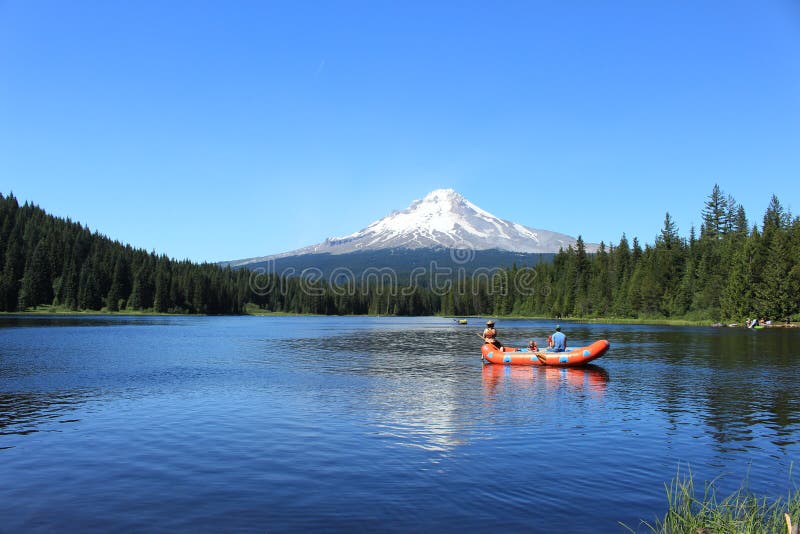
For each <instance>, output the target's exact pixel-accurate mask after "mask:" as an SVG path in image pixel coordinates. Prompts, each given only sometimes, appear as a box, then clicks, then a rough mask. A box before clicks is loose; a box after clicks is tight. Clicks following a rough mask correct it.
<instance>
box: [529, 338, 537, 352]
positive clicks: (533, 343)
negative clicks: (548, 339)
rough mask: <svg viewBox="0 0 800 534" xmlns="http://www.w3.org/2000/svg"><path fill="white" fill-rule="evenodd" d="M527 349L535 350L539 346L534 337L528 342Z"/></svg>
mask: <svg viewBox="0 0 800 534" xmlns="http://www.w3.org/2000/svg"><path fill="white" fill-rule="evenodd" d="M528 350H529V351H531V352H536V351H537V350H539V347H538V346H537V345H536V340H535V339H531V342H530V343H528Z"/></svg>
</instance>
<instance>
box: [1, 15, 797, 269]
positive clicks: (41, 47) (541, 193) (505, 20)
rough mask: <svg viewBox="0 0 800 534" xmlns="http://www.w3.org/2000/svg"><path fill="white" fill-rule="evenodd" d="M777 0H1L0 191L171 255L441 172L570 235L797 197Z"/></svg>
mask: <svg viewBox="0 0 800 534" xmlns="http://www.w3.org/2000/svg"><path fill="white" fill-rule="evenodd" d="M798 58H800V4H798V3H797V2H794V1H789V0H786V1H780V0H775V1H767V2H738V1H720V2H698V1H677V2H641V1H631V2H593V1H588V0H585V1H577V2H571V1H551V2H535V1H521V2H512V1H509V2H467V1H458V2H418V3H416V2H411V1H398V2H383V1H377V0H376V1H363V2H339V1H331V2H322V1H316V2H301V1H286V2H265V1H264V2H262V1H252V2H243V1H241V2H221V1H219V2H203V1H187V2H181V1H177V0H171V1H169V2H161V1H136V2H123V1H113V2H106V1H98V2H85V1H78V0H76V1H74V2H62V1H52V2H51V1H26V0H23V1H2V0H0V191H2V192H3V193H8V192H9V191H13V192H14V194H15V195H17V196H18V197H19V198H20V199H23V200H31V201H33V202H35V203H37V204H39V205H40V206H42V207H43V208H45V209H46V210H48V211H50V212H52V213H54V214H56V215H61V216H69V217H71V218H72V219H73V220H79V221H81V222H83V223H86V224H88V225H89V226H90V227H92V228H93V229H98V230H100V231H101V232H103V233H105V234H107V235H109V236H111V237H112V238H114V239H118V240H120V241H123V242H128V243H131V244H133V245H135V246H138V247H144V248H147V249H155V250H156V251H158V252H164V253H167V254H169V255H171V256H175V257H179V258H185V257H186V258H190V259H193V260H209V261H214V260H225V259H235V258H243V257H249V256H256V255H263V254H269V253H276V252H282V251H285V250H289V249H294V248H298V247H301V246H305V245H309V244H312V243H316V242H319V241H321V240H323V239H324V238H325V237H328V236H336V235H345V234H348V233H351V232H354V231H356V230H358V229H360V228H362V227H364V226H366V225H367V224H368V223H370V222H372V221H373V220H375V219H378V218H380V217H382V216H384V215H386V214H387V213H388V212H390V211H392V210H393V209H400V208H403V207H405V206H407V205H408V204H409V203H410V202H411V201H412V200H414V199H416V198H421V197H423V196H424V195H425V194H426V193H427V192H429V191H431V190H433V189H437V188H441V187H452V188H454V189H456V190H457V191H459V192H461V193H462V194H463V195H465V196H466V197H467V198H468V199H470V200H471V201H473V202H474V203H476V204H477V205H479V206H481V207H482V208H484V209H486V210H488V211H490V212H492V213H494V214H495V215H497V216H500V217H502V218H505V219H510V220H513V221H515V222H519V223H522V224H525V225H527V226H531V227H534V228H544V229H549V230H555V231H559V232H564V233H567V234H571V235H578V234H582V235H583V236H584V238H585V239H586V240H587V241H590V242H599V241H601V240H604V241H606V242H608V241H617V240H618V239H619V237H620V235H621V234H622V233H623V232H626V233H627V234H628V236H629V237H632V236H638V237H639V238H640V239H641V240H642V241H643V242H652V241H653V238H654V236H655V235H656V233H657V232H658V231H659V229H660V228H661V225H662V222H663V218H664V213H665V211H669V212H670V213H671V214H672V215H673V216H674V218H675V220H676V221H677V223H678V225H679V228H680V230H681V232H682V233H684V234H688V230H689V226H690V225H691V224H692V223H694V224H696V225H699V222H700V221H699V219H700V217H699V213H700V210H701V209H702V205H703V201H704V200H705V198H706V196H707V195H708V194H709V193H710V191H711V188H712V187H713V184H714V183H719V184H720V186H721V187H722V189H723V190H725V191H726V192H728V193H730V194H732V195H733V196H734V197H735V198H736V199H737V200H738V201H739V202H741V203H742V204H743V205H744V206H745V208H746V210H747V214H748V216H749V218H750V221H751V223H752V222H755V221H760V219H761V216H762V215H763V212H764V209H765V208H766V206H767V204H768V202H769V198H770V196H771V194H772V193H775V194H777V195H778V197H779V198H780V199H781V201H782V202H783V204H784V205H786V206H788V207H790V208H792V210H793V211H794V212H795V213H797V212H800V185H798V183H800V180H798V178H800V172H798V171H799V170H800V60H798Z"/></svg>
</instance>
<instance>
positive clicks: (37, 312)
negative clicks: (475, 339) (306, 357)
mask: <svg viewBox="0 0 800 534" xmlns="http://www.w3.org/2000/svg"><path fill="white" fill-rule="evenodd" d="M248 308H249V307H248ZM14 315H16V316H41V315H84V316H87V317H91V316H101V315H115V316H152V317H170V316H174V317H406V316H400V315H398V316H393V315H371V314H362V315H324V314H315V313H290V312H278V311H266V310H262V311H259V310H257V309H256V310H254V309H252V308H249V309H247V310H246V311H245V312H244V313H241V314H237V315H229V314H221V315H208V314H201V313H167V312H155V311H149V310H125V311H108V310H65V309H63V308H57V307H52V306H47V307H37V308H36V309H33V310H25V311H15V312H0V317H3V316H14ZM420 317H440V318H442V319H452V320H454V321H455V320H458V319H476V320H477V319H479V320H481V321H483V320H485V319H488V318H493V319H497V320H529V321H530V320H536V321H552V322H554V323H557V322H560V321H563V322H568V323H573V324H612V325H653V326H703V327H711V326H714V327H717V328H736V329H744V328H745V326H744V325H737V326H728V325H727V324H723V325H721V326H719V323H718V322H716V321H711V320H691V319H632V318H623V317H561V318H558V319H556V318H553V317H536V316H526V315H497V316H494V315H492V316H489V315H467V316H459V315H425V316H420ZM769 328H800V323H798V322H792V323H790V324H788V325H787V324H785V323H783V322H781V323H777V324H772V325H769V326H765V327H764V329H765V330H766V329H769Z"/></svg>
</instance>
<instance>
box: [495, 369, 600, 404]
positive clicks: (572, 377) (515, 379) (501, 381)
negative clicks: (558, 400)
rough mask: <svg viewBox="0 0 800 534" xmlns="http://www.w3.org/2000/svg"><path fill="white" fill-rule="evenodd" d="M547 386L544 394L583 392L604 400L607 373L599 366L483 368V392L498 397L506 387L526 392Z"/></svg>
mask: <svg viewBox="0 0 800 534" xmlns="http://www.w3.org/2000/svg"><path fill="white" fill-rule="evenodd" d="M542 381H543V382H544V385H545V390H546V391H549V392H552V391H556V390H559V389H563V390H566V391H569V392H579V391H584V392H588V393H589V394H591V396H592V397H594V398H598V399H599V398H602V397H603V396H604V395H605V393H606V390H607V389H608V382H609V375H608V372H607V371H606V370H605V369H603V368H602V367H600V366H598V365H587V366H586V367H540V366H532V365H531V366H526V365H484V366H483V391H484V395H485V396H487V397H495V396H496V395H497V392H498V390H500V389H501V388H503V387H504V386H510V387H512V388H517V389H518V388H524V387H525V386H526V385H533V384H534V383H537V382H542Z"/></svg>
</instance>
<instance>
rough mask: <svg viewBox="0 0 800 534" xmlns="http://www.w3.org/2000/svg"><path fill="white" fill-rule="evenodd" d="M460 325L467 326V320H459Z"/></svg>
mask: <svg viewBox="0 0 800 534" xmlns="http://www.w3.org/2000/svg"><path fill="white" fill-rule="evenodd" d="M458 324H467V320H466V319H459V320H458Z"/></svg>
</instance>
